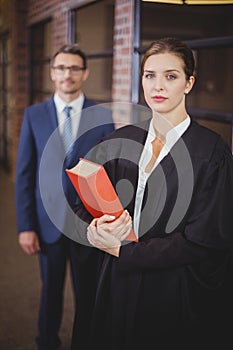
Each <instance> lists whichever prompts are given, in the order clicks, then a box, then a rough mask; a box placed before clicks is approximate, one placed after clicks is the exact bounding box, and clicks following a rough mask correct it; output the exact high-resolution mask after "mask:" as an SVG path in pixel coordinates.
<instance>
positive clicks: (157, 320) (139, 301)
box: [77, 121, 233, 350]
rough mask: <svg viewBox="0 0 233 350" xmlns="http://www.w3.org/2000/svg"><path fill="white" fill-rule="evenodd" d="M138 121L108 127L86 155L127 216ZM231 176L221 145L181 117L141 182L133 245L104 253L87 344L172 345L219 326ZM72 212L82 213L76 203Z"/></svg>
mask: <svg viewBox="0 0 233 350" xmlns="http://www.w3.org/2000/svg"><path fill="white" fill-rule="evenodd" d="M148 127H149V121H146V122H144V123H142V124H140V125H137V126H136V125H129V126H126V127H124V128H121V129H118V130H116V132H114V133H113V134H112V135H111V136H110V137H107V139H105V142H104V143H101V144H100V145H99V147H98V149H97V151H96V152H95V154H92V157H91V158H92V160H94V161H96V162H98V163H102V164H104V166H105V168H106V170H107V172H108V174H109V176H110V179H111V181H112V182H113V184H114V186H115V187H116V188H117V190H118V194H119V196H120V198H121V201H122V203H124V206H125V207H126V208H127V209H128V211H129V212H130V214H131V216H132V217H133V211H134V204H135V193H136V187H137V180H138V162H139V159H140V155H141V152H142V149H143V145H144V143H145V140H146V136H147V130H148ZM232 179H233V158H232V154H231V151H230V149H229V147H228V146H227V144H226V143H225V142H224V141H223V140H222V139H221V137H220V136H219V135H218V134H216V133H214V132H212V131H210V130H209V129H207V128H204V127H202V126H200V125H199V124H197V123H196V122H191V124H190V126H189V128H188V129H187V130H186V131H185V133H184V134H183V136H182V138H181V139H179V140H178V142H177V143H176V144H175V145H174V146H173V148H172V149H171V151H170V152H169V153H168V155H167V156H166V157H165V158H164V159H163V160H162V161H161V163H160V165H159V166H158V167H157V168H156V169H155V170H154V171H153V172H152V174H151V175H150V177H149V179H148V182H147V186H146V190H145V194H144V200H143V207H142V212H141V218H140V239H139V242H138V243H135V242H132V243H129V244H124V245H123V246H122V247H121V250H120V257H119V258H115V257H112V256H110V255H109V254H107V253H106V254H105V260H104V263H103V266H102V271H101V276H100V279H99V286H98V290H97V296H96V305H95V309H94V316H93V324H92V326H93V329H92V331H93V338H92V337H90V344H91V346H93V345H94V344H95V345H96V344H98V342H99V344H98V345H100V344H102V345H101V348H102V349H103V344H107V347H106V348H107V349H111V350H112V349H125V350H126V349H130V350H131V349H135V348H136V349H138V348H137V346H138V345H139V348H140V347H141V346H144V348H145V349H148V348H150V343H151V341H153V342H154V344H157V345H160V346H161V344H160V343H159V341H164V342H165V340H166V339H167V340H169V339H171V340H172V341H173V336H176V337H177V339H178V340H179V341H180V340H181V339H182V337H185V334H186V332H187V334H189V331H190V330H191V329H193V332H194V334H195V336H194V337H196V338H197V339H199V340H200V338H201V334H202V333H201V332H202V331H201V329H202V327H206V329H207V328H208V327H209V328H208V331H210V332H212V330H211V327H212V326H213V323H215V322H216V324H215V325H214V327H215V326H216V325H217V324H218V325H219V322H218V320H221V322H222V317H221V316H220V315H219V314H218V312H220V314H221V315H223V313H224V312H225V311H226V309H227V307H228V306H229V305H228V304H227V303H228V301H229V295H230V294H229V290H230V289H229V288H228V287H226V286H225V283H226V282H225V277H226V276H227V281H228V282H227V283H229V281H232V277H231V276H229V275H227V272H226V271H227V268H228V262H229V261H230V256H231V252H232V248H233V234H232V232H233V217H232V213H233V181H232ZM122 180H124V181H122ZM77 214H78V215H79V216H81V217H82V216H83V217H84V216H85V215H86V213H85V210H84V209H83V207H82V206H81V204H80V206H79V207H78V208H77ZM86 219H87V217H86ZM229 278H230V279H229ZM228 286H229V284H228ZM231 290H232V289H231ZM220 310H221V311H220ZM217 314H218V316H219V319H218V316H216V315H217ZM221 322H220V323H221ZM222 324H223V323H222ZM224 325H225V323H224ZM223 327H224V326H223ZM213 329H214V328H213ZM106 334H107V335H108V334H110V335H111V336H110V337H109V338H108V337H107V335H106ZM92 341H93V342H92ZM177 344H179V343H177ZM96 346H97V345H96ZM147 346H148V347H147ZM153 348H154V347H153ZM104 349H105V348H104ZM160 349H165V347H164V348H163V347H160Z"/></svg>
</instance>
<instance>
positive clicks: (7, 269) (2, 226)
mask: <svg viewBox="0 0 233 350" xmlns="http://www.w3.org/2000/svg"><path fill="white" fill-rule="evenodd" d="M0 244H1V245H0V247H1V248H0V349H1V350H35V349H36V347H35V343H34V338H35V336H36V331H37V311H38V304H39V294H40V277H39V269H38V261H37V256H27V255H26V254H25V253H23V252H22V251H21V249H20V247H19V246H18V243H17V234H16V224H15V209H14V182H13V180H12V179H11V178H9V176H8V175H7V173H6V172H4V171H3V170H2V169H0ZM64 298H65V299H64V314H63V321H62V327H61V332H60V337H61V340H62V347H61V350H69V349H70V339H71V331H72V321H73V313H74V309H73V299H72V291H71V284H70V278H69V273H68V274H67V283H66V288H65V295H64Z"/></svg>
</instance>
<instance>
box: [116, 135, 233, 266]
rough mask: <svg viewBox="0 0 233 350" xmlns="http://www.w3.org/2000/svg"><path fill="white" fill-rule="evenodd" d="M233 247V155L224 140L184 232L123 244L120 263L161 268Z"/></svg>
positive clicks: (200, 184) (199, 189) (204, 176)
mask: <svg viewBox="0 0 233 350" xmlns="http://www.w3.org/2000/svg"><path fill="white" fill-rule="evenodd" d="M232 250H233V157H232V154H231V151H230V149H229V147H228V146H227V145H226V144H225V143H224V142H223V141H222V140H221V139H220V140H219V142H218V143H217V145H216V147H215V150H214V152H213V154H212V156H211V158H210V160H209V162H208V166H206V169H205V171H204V172H202V176H201V178H199V179H198V181H197V184H196V188H195V189H194V194H193V198H192V201H191V205H190V208H189V211H188V215H187V217H186V224H185V229H184V231H183V232H173V233H172V234H170V235H168V236H165V237H164V238H161V237H160V238H156V237H155V238H149V239H148V240H142V241H140V242H139V243H130V244H126V245H123V246H122V247H121V249H120V265H121V266H122V267H123V268H124V269H125V268H126V269H127V270H129V269H130V270H131V269H161V268H170V267H178V266H182V265H184V264H191V263H197V262H201V261H204V260H207V259H215V258H216V257H217V258H218V257H219V258H220V260H221V259H222V257H223V256H226V255H228V254H232Z"/></svg>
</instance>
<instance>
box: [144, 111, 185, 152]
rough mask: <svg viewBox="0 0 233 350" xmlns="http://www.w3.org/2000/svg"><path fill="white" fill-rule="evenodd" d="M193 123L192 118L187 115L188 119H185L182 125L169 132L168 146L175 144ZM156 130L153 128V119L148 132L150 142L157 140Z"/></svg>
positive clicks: (167, 137)
mask: <svg viewBox="0 0 233 350" xmlns="http://www.w3.org/2000/svg"><path fill="white" fill-rule="evenodd" d="M190 122H191V119H190V116H189V115H187V118H185V119H184V120H183V121H182V122H181V123H179V124H178V125H176V126H175V127H174V128H172V129H171V130H169V131H168V133H167V135H166V144H167V145H169V144H174V143H175V142H176V141H177V140H178V139H179V138H180V137H181V136H182V135H183V133H184V132H185V131H186V129H188V127H189V124H190ZM155 136H156V134H155V130H154V127H153V119H152V120H151V122H150V126H149V130H148V141H152V140H153V139H154V138H155Z"/></svg>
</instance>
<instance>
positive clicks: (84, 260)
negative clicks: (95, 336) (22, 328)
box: [15, 45, 114, 350]
mask: <svg viewBox="0 0 233 350" xmlns="http://www.w3.org/2000/svg"><path fill="white" fill-rule="evenodd" d="M88 74H89V71H88V68H87V59H86V56H85V54H84V53H83V52H82V51H81V50H80V48H79V47H78V45H65V46H63V47H62V48H60V50H58V51H57V52H56V53H55V55H54V56H53V58H52V60H51V79H52V81H53V83H54V86H55V93H54V95H53V96H52V97H51V98H50V99H48V100H46V101H44V102H42V103H39V104H36V105H32V106H29V107H27V108H26V109H25V114H24V119H23V123H22V128H21V133H20V139H19V146H18V156H17V166H16V186H15V201H16V215H17V229H18V233H19V236H18V237H19V238H18V240H19V245H20V246H21V248H22V249H23V251H24V252H26V253H27V254H29V255H32V254H37V253H38V255H39V263H40V270H41V280H42V291H41V302H40V309H39V320H38V336H37V338H36V342H37V345H38V349H39V350H55V349H58V348H59V346H60V343H61V341H60V339H59V335H58V333H59V328H60V324H61V319H62V306H63V290H64V281H65V274H66V266H67V261H68V259H69V261H70V266H71V274H72V280H73V286H74V294H75V301H76V305H77V308H78V310H79V308H80V317H81V316H82V317H85V320H83V326H85V325H88V317H89V316H88V315H89V312H91V305H92V302H93V300H92V298H93V297H94V289H95V277H96V273H97V270H98V259H99V256H98V253H97V250H95V249H93V248H89V247H87V246H85V245H83V244H82V242H81V241H80V238H79V237H78V225H77V223H76V225H74V223H75V221H74V220H75V218H74V215H73V211H72V207H73V206H74V204H75V199H76V192H75V190H74V187H73V186H72V184H71V182H70V180H69V178H68V176H67V175H66V173H65V169H66V168H71V167H73V166H74V165H76V164H77V162H78V160H79V158H80V157H85V155H86V154H87V153H88V151H89V150H91V149H92V148H93V147H94V146H95V145H96V144H97V143H98V142H99V141H100V139H101V138H102V137H103V136H104V135H107V134H109V133H110V132H112V131H113V130H114V123H113V120H112V116H111V112H110V111H108V110H107V109H106V108H103V107H100V106H97V105H95V103H94V101H91V100H89V99H87V98H86V97H85V95H84V94H83V92H82V84H83V82H84V81H85V80H86V79H87V78H88ZM65 107H66V108H65ZM67 110H69V116H68V119H69V121H71V123H70V125H69V132H70V136H69V139H70V145H69V146H70V147H69V149H68V150H66V149H65V147H66V143H64V140H63V136H65V135H64V134H65V129H66V117H67V113H65V111H67ZM65 142H67V141H65ZM68 142H69V141H68ZM84 315H85V316H84ZM80 332H83V331H82V330H80ZM84 333H85V330H84ZM84 333H83V334H84Z"/></svg>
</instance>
